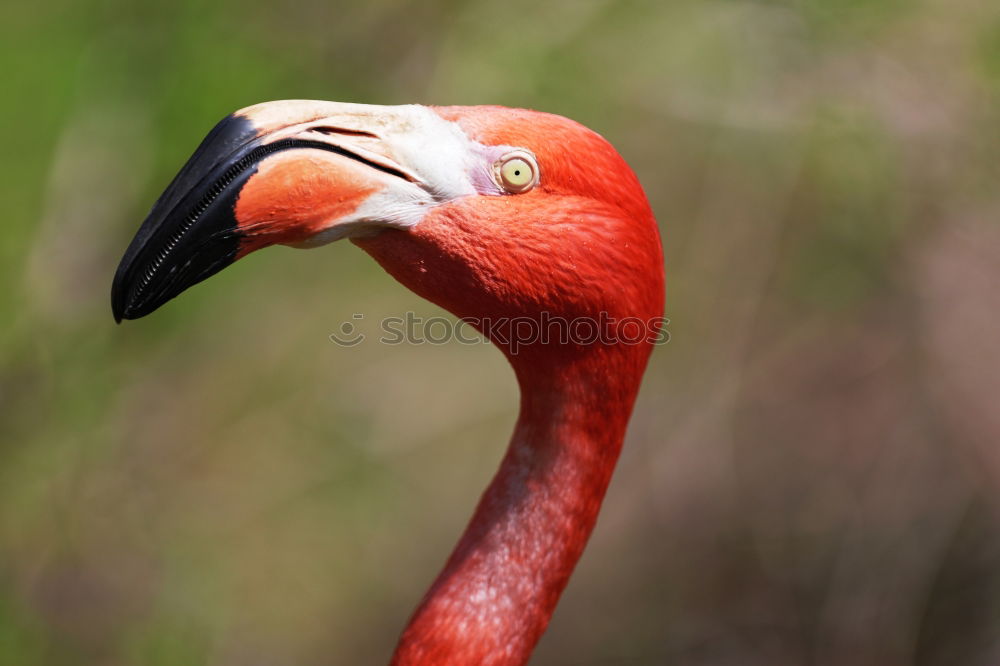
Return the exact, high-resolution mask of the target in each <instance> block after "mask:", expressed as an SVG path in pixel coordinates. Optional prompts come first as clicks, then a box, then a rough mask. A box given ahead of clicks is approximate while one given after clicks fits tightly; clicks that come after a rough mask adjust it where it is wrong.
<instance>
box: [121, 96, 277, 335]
mask: <svg viewBox="0 0 1000 666" xmlns="http://www.w3.org/2000/svg"><path fill="white" fill-rule="evenodd" d="M256 139H257V130H256V128H255V127H254V126H253V124H252V123H251V122H250V121H249V120H247V119H246V118H243V117H240V116H235V115H230V116H227V117H225V118H223V119H222V121H221V122H219V123H218V124H217V125H216V126H215V128H214V129H213V130H212V131H211V132H209V134H208V136H206V137H205V139H204V141H202V143H201V145H200V146H199V147H198V149H197V150H196V151H195V153H194V155H192V156H191V158H190V159H189V160H188V162H187V164H185V165H184V167H183V168H182V169H181V171H180V173H178V174H177V176H176V177H175V178H174V180H173V182H172V183H171V184H170V186H169V187H167V189H166V191H165V192H164V193H163V194H162V195H161V196H160V198H159V199H158V200H157V202H156V203H155V204H154V205H153V209H152V210H151V211H150V213H149V216H148V217H147V218H146V221H145V222H143V223H142V226H141V227H140V228H139V231H138V232H137V233H136V236H135V237H134V238H133V239H132V242H131V243H130V244H129V246H128V249H127V250H126V251H125V255H124V256H123V257H122V260H121V262H120V264H119V265H118V270H117V271H116V272H115V277H114V281H113V282H112V285H111V312H112V314H113V315H114V317H115V322H117V323H121V322H122V320H123V319H138V318H140V317H144V316H146V315H148V314H150V313H151V312H153V311H154V310H156V309H157V308H159V307H160V306H161V305H163V304H164V303H166V302H167V301H169V300H170V299H171V298H173V297H175V296H177V295H178V294H180V293H181V292H182V291H184V290H185V289H187V288H188V287H190V286H191V285H193V284H196V283H198V282H200V281H202V280H204V279H206V278H207V277H209V276H210V275H213V274H215V273H216V272H218V271H220V270H222V268H224V267H225V266H227V265H229V264H230V263H232V262H233V261H234V260H235V258H236V255H237V252H238V250H239V241H240V238H241V234H240V232H239V230H238V225H237V222H236V218H235V212H234V206H235V202H236V197H237V196H238V194H239V191H240V189H241V188H242V187H243V184H244V183H245V182H246V181H247V179H248V178H249V177H250V176H252V175H253V173H254V172H255V171H256V164H257V161H259V157H258V156H257V155H256V154H255V153H252V150H253V149H254V147H255V146H256V145H257V144H256Z"/></svg>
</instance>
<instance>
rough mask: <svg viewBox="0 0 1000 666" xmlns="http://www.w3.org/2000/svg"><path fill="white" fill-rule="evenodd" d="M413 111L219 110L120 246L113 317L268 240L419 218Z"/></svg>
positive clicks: (422, 197) (421, 200)
mask: <svg viewBox="0 0 1000 666" xmlns="http://www.w3.org/2000/svg"><path fill="white" fill-rule="evenodd" d="M414 108H421V107H378V106H367V105H355V104H337V103H333V102H311V101H282V102H268V103H265V104H260V105H257V106H254V107H249V108H247V109H243V110H242V111H238V112H236V113H234V114H232V115H230V116H227V117H226V118H224V119H223V120H222V121H221V122H220V123H219V124H218V125H216V127H215V129H213V130H212V131H211V132H210V133H209V134H208V136H207V137H206V138H205V139H204V141H202V143H201V145H200V146H199V147H198V149H197V150H196V151H195V153H194V155H192V156H191V158H190V159H189V160H188V162H187V164H185V165H184V167H183V168H182V169H181V171H180V173H178V174H177V176H176V177H175V178H174V180H173V182H171V183H170V185H169V186H168V187H167V189H166V191H165V192H164V193H163V194H162V195H161V196H160V198H159V199H158V200H157V201H156V203H155V204H154V205H153V208H152V210H151V211H150V213H149V216H148V217H147V218H146V220H145V221H144V222H143V223H142V226H141V227H140V228H139V231H138V232H137V233H136V235H135V238H133V239H132V242H131V243H130V244H129V246H128V249H127V250H126V251H125V255H124V256H123V257H122V260H121V262H120V264H119V266H118V270H117V272H116V273H115V277H114V282H113V284H112V288H111V306H112V311H113V312H114V316H115V320H116V321H118V322H120V321H121V320H122V319H137V318H139V317H143V316H145V315H147V314H149V313H151V312H153V311H154V310H156V309H157V308H159V307H160V306H161V305H163V304H164V303H166V302H167V301H169V300H170V299H172V298H174V297H175V296H177V295H178V294H180V293H181V292H183V291H184V290H185V289H187V288H188V287H191V286H192V285H194V284H197V283H198V282H201V281H202V280H204V279H206V278H208V277H210V276H212V275H214V274H215V273H217V272H219V271H220V270H222V269H223V268H225V267H226V266H228V265H229V264H231V263H233V262H234V261H236V260H237V259H239V258H241V257H243V256H245V255H246V254H249V253H250V252H252V251H254V250H257V249H259V248H262V247H265V246H267V245H273V244H285V245H294V246H311V245H318V244H322V243H327V242H330V241H333V240H337V239H338V238H344V237H348V236H360V235H366V234H372V233H375V232H377V230H378V229H379V228H384V227H398V228H406V227H409V226H412V225H413V224H415V223H416V222H417V221H418V220H419V217H420V215H421V214H422V212H423V211H424V210H426V206H428V204H433V203H434V197H433V195H432V193H431V192H432V190H433V188H431V187H428V186H427V184H425V183H424V182H422V180H421V178H420V177H418V176H417V175H415V173H414V172H413V171H411V170H410V169H408V168H406V167H405V166H403V164H404V163H405V162H406V159H405V157H406V150H407V146H410V149H412V141H410V142H409V143H407V141H405V140H403V139H405V137H407V136H408V135H410V134H412V133H413V132H412V130H413V129H414V127H413V124H412V122H411V121H412V118H413V115H414V113H415V112H414V111H413V109H414Z"/></svg>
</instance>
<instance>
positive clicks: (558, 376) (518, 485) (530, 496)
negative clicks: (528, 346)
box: [392, 345, 649, 666]
mask: <svg viewBox="0 0 1000 666" xmlns="http://www.w3.org/2000/svg"><path fill="white" fill-rule="evenodd" d="M648 351H649V350H648V347H647V346H646V345H641V346H639V347H632V348H628V349H621V348H617V349H616V348H614V347H607V348H604V349H601V350H594V351H592V352H591V353H588V354H586V355H584V356H583V357H582V358H579V359H576V360H575V361H573V362H567V363H565V364H562V365H561V367H557V368H551V367H546V368H542V367H540V366H538V365H536V364H535V363H533V362H531V361H530V360H528V359H527V358H524V359H515V358H513V357H512V358H511V361H512V364H513V365H514V367H515V371H516V372H517V374H518V380H519V383H520V385H521V411H520V415H519V417H518V420H517V425H516V427H515V429H514V434H513V436H512V438H511V442H510V446H509V448H508V450H507V453H506V455H505V456H504V459H503V462H502V463H501V465H500V469H499V470H498V472H497V474H496V476H495V477H494V478H493V481H492V482H491V483H490V485H489V487H488V488H487V489H486V491H485V493H484V494H483V496H482V498H481V499H480V501H479V505H478V507H477V508H476V511H475V514H474V515H473V517H472V520H471V522H470V523H469V525H468V527H467V528H466V530H465V533H464V534H463V536H462V538H461V540H460V541H459V543H458V545H457V546H456V548H455V550H454V551H453V552H452V554H451V557H450V558H449V560H448V562H447V564H446V565H445V567H444V570H443V571H442V572H441V574H440V575H439V576H438V578H437V580H435V582H434V584H433V585H432V586H431V588H430V590H429V591H428V593H427V595H426V596H425V597H424V599H423V601H422V602H421V604H420V606H419V607H418V608H417V610H416V612H415V613H414V615H413V617H412V618H411V620H410V623H409V625H408V626H407V628H406V629H405V631H404V632H403V635H402V637H401V639H400V642H399V645H398V647H397V649H396V653H395V655H394V657H393V661H392V663H393V664H394V665H397V666H415V665H425V664H436V665H439V666H447V665H449V664H456V665H457V664H483V665H488V666H508V665H513V664H523V663H526V662H527V660H528V658H529V656H530V654H531V651H532V650H533V648H534V646H535V644H536V643H537V642H538V639H539V638H540V637H541V635H542V633H543V632H544V631H545V628H546V626H547V625H548V622H549V618H550V617H551V616H552V612H553V611H554V609H555V606H556V602H557V601H558V600H559V596H560V595H561V594H562V591H563V588H564V587H565V586H566V583H567V581H568V580H569V577H570V574H571V573H572V571H573V568H574V566H575V565H576V562H577V560H579V558H580V555H581V554H582V552H583V549H584V546H585V545H586V543H587V539H588V537H589V536H590V533H591V531H592V530H593V528H594V524H595V522H596V520H597V514H598V511H599V510H600V506H601V502H602V500H603V498H604V494H605V491H606V490H607V488H608V484H609V482H610V481H611V474H612V472H613V471H614V466H615V463H616V462H617V460H618V454H619V452H620V451H621V446H622V440H623V438H624V435H625V427H626V425H627V422H628V418H629V415H630V413H631V411H632V405H633V402H634V400H635V395H636V392H637V391H638V388H639V381H640V379H641V376H642V371H643V369H644V367H645V364H646V358H647V356H648Z"/></svg>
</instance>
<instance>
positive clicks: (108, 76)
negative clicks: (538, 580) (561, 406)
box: [0, 0, 1000, 666]
mask: <svg viewBox="0 0 1000 666" xmlns="http://www.w3.org/2000/svg"><path fill="white" fill-rule="evenodd" d="M0 16H2V18H3V21H2V23H0V25H2V26H3V27H2V28H0V30H2V32H3V34H2V39H0V59H2V62H3V64H4V67H3V70H4V90H3V96H4V103H3V104H0V127H2V128H3V130H2V131H3V133H4V145H5V147H6V150H5V156H6V159H4V160H2V161H0V197H2V200H3V202H4V203H5V205H6V211H5V212H6V220H7V222H6V225H5V227H4V228H5V233H4V234H3V235H2V236H0V316H2V318H3V321H4V322H6V325H5V326H4V327H3V328H2V329H0V664H3V665H6V664H11V665H15V664H16V665H17V666H30V665H32V664H46V665H59V664H66V665H70V664H73V665H75V664H91V663H93V664H136V663H141V664H152V665H155V666H160V665H162V666H170V665H174V664H177V665H180V664H185V665H188V664H212V665H227V664H234V665H235V664H240V665H245V664H271V663H282V664H287V663H302V664H317V663H343V664H367V663H384V662H385V661H386V660H387V658H388V655H389V654H390V652H391V650H392V647H393V645H394V641H395V638H396V636H397V634H398V632H399V630H400V629H401V627H402V626H403V623H404V622H405V620H406V618H407V615H408V613H409V612H410V610H411V609H412V608H413V606H414V605H415V603H416V601H417V600H418V599H419V597H420V595H421V594H422V591H423V588H424V586H425V585H427V584H428V583H429V581H430V580H431V579H432V578H433V576H434V574H435V573H436V572H437V570H438V568H439V567H440V565H441V563H442V562H443V561H444V559H445V557H446V554H447V552H448V550H449V548H450V546H451V544H452V542H453V541H454V539H455V538H456V537H457V535H458V534H459V532H460V530H461V528H462V527H463V525H464V521H465V520H466V519H467V518H468V514H469V512H470V511H471V508H472V506H473V503H474V501H475V499H476V498H477V497H478V493H479V491H480V489H481V488H482V487H483V486H484V485H485V484H486V482H487V480H488V479H489V477H490V475H491V473H492V471H493V469H494V468H495V465H496V464H497V461H498V460H499V457H500V455H501V452H502V450H503V447H504V445H505V443H506V437H507V434H508V432H509V429H510V427H511V425H512V423H513V420H514V417H515V411H514V410H515V405H516V388H515V386H514V382H513V379H512V377H510V373H509V371H508V370H507V368H506V367H505V364H504V362H503V360H502V359H501V358H500V355H499V354H498V353H496V352H495V351H494V350H492V349H490V348H489V347H487V346H485V345H480V346H471V347H470V346H462V345H459V344H449V345H444V346H427V345H424V346H400V347H386V346H381V345H378V344H376V343H374V342H370V343H366V344H362V345H359V346H358V347H356V348H351V349H345V348H340V347H337V346H335V345H333V344H332V343H330V342H329V340H328V338H327V336H328V335H329V333H331V332H333V331H335V330H337V328H338V327H339V326H340V324H341V322H343V321H346V320H349V319H350V317H351V314H352V313H355V312H359V313H365V315H366V317H367V320H366V321H367V322H374V321H377V320H378V319H379V318H380V317H382V316H388V315H396V314H399V313H401V312H403V311H405V310H414V311H416V312H419V313H423V314H442V313H441V312H440V311H439V310H437V309H436V308H433V307H432V306H430V305H428V304H427V303H425V302H422V301H420V300H419V299H418V298H417V297H415V296H413V295H412V294H409V293H407V292H406V291H405V290H403V289H401V288H399V287H398V285H396V284H394V283H393V281H392V280H391V279H389V278H388V277H387V276H385V275H384V274H382V272H381V271H380V269H378V267H377V266H375V265H374V263H373V262H371V261H370V260H369V259H368V258H367V257H365V256H364V255H363V253H360V252H358V251H357V250H356V249H355V248H353V247H351V246H349V245H348V244H338V245H334V246H330V247H326V248H323V249H322V250H317V251H314V252H299V251H292V250H273V251H270V250H269V251H268V252H263V253H260V254H259V255H254V256H252V257H251V258H248V259H247V260H245V261H241V262H239V263H238V264H236V265H234V266H233V267H231V268H229V269H227V270H226V271H225V272H223V273H222V274H220V275H219V276H217V277H216V278H213V279H212V280H210V281H209V282H207V283H205V284H204V285H201V286H199V287H197V288H195V289H193V290H191V291H190V292H189V293H186V294H185V295H184V298H183V299H180V301H178V302H176V303H171V304H170V305H169V306H167V307H165V308H164V309H163V310H161V311H159V312H157V313H156V315H155V316H154V317H151V318H148V319H144V320H142V321H141V322H137V323H131V324H128V325H124V326H121V327H116V326H115V325H114V324H113V322H112V319H111V313H110V307H109V303H108V291H109V287H110V280H111V276H112V274H113V271H114V268H115V266H116V264H117V261H118V259H119V257H120V254H121V252H122V251H123V249H124V247H125V246H126V244H127V243H128V240H129V239H130V237H131V235H132V233H133V232H134V231H135V229H136V228H137V226H138V224H139V222H140V221H141V220H142V218H143V217H144V214H145V212H146V211H147V210H148V208H149V206H150V205H151V203H152V202H153V200H154V199H155V198H156V196H157V195H158V194H159V192H160V191H161V190H162V188H163V187H164V185H165V184H166V183H167V182H168V181H169V179H170V178H171V177H172V175H173V174H174V173H175V172H176V170H177V169H178V167H179V166H180V165H181V164H182V163H183V162H184V160H185V159H186V157H187V156H188V155H189V154H190V152H191V151H192V150H193V148H194V147H195V146H196V145H197V143H198V141H199V140H200V139H201V137H202V136H203V135H204V134H205V132H206V131H207V130H208V129H209V128H210V127H211V126H212V125H213V124H214V123H215V122H216V121H217V120H218V119H219V118H220V117H222V116H223V115H225V114H227V113H229V112H230V111H232V110H234V109H237V108H240V107H243V106H246V105H249V104H253V103H256V102H259V101H264V100H269V99H280V98H292V97H296V98H319V99H335V100H343V101H358V102H368V103H382V104H399V103H410V102H417V103H426V104H489V103H496V104H504V105H507V106H525V107H531V108H539V109H544V110H547V111H552V112H555V113H561V114H564V115H567V116H570V117H573V118H575V119H577V120H579V121H581V122H583V123H584V124H587V125H589V126H591V127H593V128H595V129H597V130H598V131H600V132H601V133H603V134H604V135H605V136H607V137H608V138H609V139H610V140H611V141H612V142H613V143H614V144H615V145H616V146H617V147H618V148H619V150H620V152H621V153H622V154H623V155H624V156H625V157H626V159H627V160H628V161H629V162H630V163H631V164H632V165H633V167H634V168H635V169H636V171H637V173H638V174H639V177H640V179H641V180H642V182H643V183H644V185H645V187H646V190H647V192H648V193H649V196H650V199H651V201H652V203H653V207H654V210H655V211H656V212H657V216H658V219H659V220H660V222H661V227H662V232H663V237H664V243H665V249H666V253H667V268H668V305H667V314H668V316H669V317H670V319H671V326H670V329H671V342H670V344H669V345H667V346H665V347H662V348H660V349H659V350H658V351H657V353H656V354H655V356H654V360H653V363H652V365H651V367H650V371H649V373H648V375H647V379H646V382H645V385H644V389H643V393H642V395H641V397H640V401H639V403H638V405H637V407H636V412H635V417H634V419H633V423H632V427H631V432H630V435H629V440H628V441H627V443H626V448H625V453H624V455H623V459H622V462H621V465H620V468H619V470H618V472H617V476H616V480H615V483H614V484H613V486H612V488H611V491H610V493H609V496H608V499H607V502H606V506H605V511H604V514H603V515H602V519H601V522H600V523H599V526H598V530H597V532H596V533H595V535H594V538H593V540H592V543H591V546H590V547H589V549H588V551H587V554H586V555H585V557H584V559H583V560H582V562H581V565H580V567H579V569H578V571H577V574H576V576H575V578H574V580H573V581H572V583H571V585H570V587H569V589H568V591H567V594H566V596H565V598H564V600H563V602H562V604H561V605H560V608H559V610H558V611H557V613H556V615H555V618H554V619H553V622H552V625H551V627H550V631H549V633H548V634H547V635H546V637H545V638H544V639H543V641H542V643H541V645H540V647H539V651H538V654H537V656H536V659H535V661H534V662H533V663H538V664H611V663H614V664H706V665H713V666H714V665H722V664H739V665H740V666H747V665H753V664H806V663H809V664H824V665H834V664H844V665H851V666H863V665H865V664H872V665H875V664H878V665H881V666H885V665H891V664H920V665H924V664H926V665H931V664H957V663H961V664H995V663H997V662H998V661H1000V630H998V627H1000V622H998V620H1000V575H998V572H1000V523H998V520H997V515H998V514H997V512H998V510H1000V500H998V497H1000V454H998V451H1000V449H998V444H1000V417H998V416H997V411H996V409H995V405H994V403H995V396H996V394H997V391H998V389H1000V383H998V380H997V377H1000V352H998V349H1000V347H998V345H997V342H996V336H997V332H998V331H1000V301H998V298H1000V296H998V289H997V285H998V284H1000V227H998V225H997V218H998V212H1000V197H998V195H997V192H998V183H1000V168H998V161H1000V160H998V156H1000V151H998V149H1000V132H998V129H997V128H1000V112H998V109H1000V9H998V8H997V7H996V5H995V3H990V2H986V1H985V0H983V1H977V0H849V1H841V2H828V1H824V0H759V1H749V0H711V1H704V0H701V1H695V0H679V1H677V2H669V3H667V2H653V1H652V0H647V1H642V0H636V1H634V2H632V1H627V0H623V1H611V0H574V1H572V2H571V1H570V0H561V1H556V2H546V3H537V2H528V1H527V0H512V1H511V2H507V3H504V4H502V5H498V4H497V3H487V2H479V1H476V2H472V1H468V0H433V1H428V2H422V3H412V2H404V1H402V0H372V1H371V2H366V3H351V4H346V3H321V2H301V3H292V4H288V3H271V4H267V3H260V2H249V3H248V2H246V1H244V2H240V3H237V2H234V1H232V0H222V1H220V2H216V3H209V4H205V3H195V2H169V3H168V2H146V3H128V2H124V1H122V0H104V1H100V0H84V1H83V2H67V1H66V0H57V1H56V2H51V3H26V2H14V3H7V4H6V5H4V7H3V8H2V9H0Z"/></svg>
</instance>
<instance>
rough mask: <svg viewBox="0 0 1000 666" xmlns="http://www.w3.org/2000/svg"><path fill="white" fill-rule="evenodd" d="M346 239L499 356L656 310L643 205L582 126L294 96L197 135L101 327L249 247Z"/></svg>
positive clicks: (656, 268) (599, 141) (153, 303)
mask: <svg viewBox="0 0 1000 666" xmlns="http://www.w3.org/2000/svg"><path fill="white" fill-rule="evenodd" d="M343 238H349V239H351V240H352V241H353V242H354V243H356V244H357V245H359V246H360V247H362V248H363V249H364V250H365V251H367V252H368V253H369V254H371V255H372V256H373V257H374V258H375V259H376V260H377V261H378V262H379V263H380V264H381V265H382V266H383V267H384V268H385V269H386V270H387V271H388V272H389V273H391V274H392V275H393V276H394V277H396V278H397V279H398V280H399V281H400V282H402V283H403V284H405V285H406V286H408V287H409V288H410V289H412V290H413V291H415V292H416V293H418V294H420V295H421V296H423V297H425V298H427V299H428V300H431V301H432V302H435V303H437V304H439V305H441V306H442V307H444V308H446V309H447V310H449V311H451V312H452V313H454V314H456V315H457V316H459V317H462V318H467V319H468V320H470V321H471V322H472V323H473V325H476V326H477V327H479V328H480V330H482V331H483V332H484V333H486V335H487V336H489V337H491V338H492V339H493V340H494V342H496V343H497V344H498V345H499V346H500V347H501V348H504V349H505V350H506V351H507V352H508V353H509V352H510V351H511V349H510V345H509V341H505V340H504V339H503V335H500V334H498V330H497V329H494V328H493V326H494V325H496V323H497V322H501V321H504V320H506V321H508V322H509V321H510V320H511V319H512V318H513V319H517V320H518V321H535V322H538V321H540V320H541V319H542V318H544V317H546V316H547V317H549V318H553V317H554V318H561V319H563V320H575V319H578V318H592V319H594V320H595V321H596V320H598V319H600V318H605V319H610V320H618V321H621V320H622V319H625V318H635V319H637V320H641V321H643V322H647V321H649V320H651V319H653V318H656V317H658V316H659V315H660V314H661V313H662V304H663V270H662V253H661V249H660V241H659V235H658V231H657V227H656V223H655V220H654V219H653V215H652V212H651V210H650V207H649V204H648V203H647V201H646V197H645V195H644V194H643V191H642V188H641V186H640V185H639V182H638V180H637V179H636V177H635V175H634V174H633V172H632V170H631V169H630V168H629V167H628V165H627V164H626V163H625V161H624V160H623V159H622V158H621V157H620V156H619V155H618V153H617V152H616V151H615V150H614V149H613V148H612V147H611V145H610V144H609V143H608V142H607V141H605V140H604V139H603V138H601V137H600V136H599V135H598V134H596V133H594V132H593V131H591V130H589V129H587V128H585V127H583V126H582V125H579V124H577V123H575V122H573V121H570V120H568V119H566V118H563V117H560V116H555V115H551V114H546V113H540V112H535V111H526V110H521V109H508V108H502V107H424V106H417V105H408V106H369V105H360V104H341V103H333V102H320V101H303V100H295V101H278V102H268V103H264V104H258V105H256V106H252V107H248V108H246V109H243V110H241V111H237V112H236V113H234V114H232V115H230V116H228V117H226V118H225V119H223V120H222V121H221V122H220V123H219V124H218V125H217V126H216V127H215V129H213V130H212V131H211V133H209V135H208V136H207V137H206V138H205V139H204V141H203V142H202V144H201V146H199V148H198V149H197V151H196V152H195V153H194V155H193V156H192V157H191V158H190V159H189V161H188V162H187V164H186V165H185V166H184V167H183V168H182V170H181V171H180V173H179V174H178V175H177V176H176V177H175V178H174V180H173V182H172V183H171V184H170V186H169V187H168V188H167V189H166V191H165V192H164V193H163V195H162V196H161V197H160V198H159V199H158V200H157V202H156V203H155V205H154V206H153V209H152V211H151V212H150V214H149V216H148V217H147V218H146V220H145V222H144V223H143V224H142V226H141V227H140V229H139V231H138V233H137V234H136V236H135V238H134V239H133V240H132V243H131V244H130V245H129V247H128V249H127V250H126V252H125V255H124V257H123V258H122V261H121V263H120V265H119V267H118V271H117V273H116V274H115V278H114V284H113V286H112V308H113V311H114V315H115V318H116V319H117V320H118V321H120V320H121V319H136V318H138V317H142V316H144V315H147V314H149V313H151V312H153V311H154V310H156V309H157V308H159V307H160V306H161V305H163V304H164V303H166V302H167V301H168V300H170V299H172V298H173V297H175V296H177V295H178V294H180V293H181V292H182V291H184V290H185V289H187V288H188V287H190V286H192V285H194V284H196V283H197V282H200V281H201V280H204V279H206V278H207V277H209V276H211V275H213V274H215V273H216V272H218V271H219V270H221V269H222V268H224V267H225V266H227V265H229V264H230V263H232V262H233V261H235V260H237V259H239V258H241V257H243V256H245V255H247V254H249V253H250V252H253V251H254V250H257V249H260V248H262V247H265V246H268V245H274V244H283V245H291V246H296V247H314V246H318V245H323V244H325V243H329V242H332V241H336V240H339V239H343ZM484 322H485V323H484ZM491 322H492V323H491ZM508 337H509V336H508ZM522 346H523V345H522Z"/></svg>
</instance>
